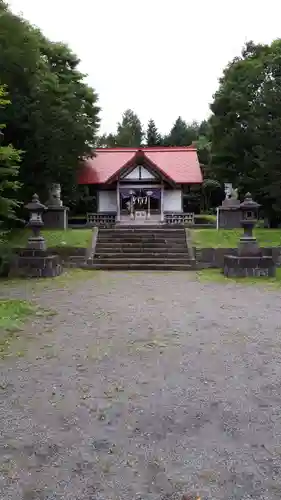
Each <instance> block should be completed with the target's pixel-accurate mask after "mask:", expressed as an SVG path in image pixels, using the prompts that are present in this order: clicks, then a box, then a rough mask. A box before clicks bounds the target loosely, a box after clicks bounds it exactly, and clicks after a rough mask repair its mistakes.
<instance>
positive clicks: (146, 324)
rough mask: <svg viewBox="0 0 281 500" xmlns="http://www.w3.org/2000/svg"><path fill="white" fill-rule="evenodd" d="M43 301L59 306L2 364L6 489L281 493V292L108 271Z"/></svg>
mask: <svg viewBox="0 0 281 500" xmlns="http://www.w3.org/2000/svg"><path fill="white" fill-rule="evenodd" d="M15 293H18V294H22V292H20V291H18V292H17V291H15ZM39 295H40V297H39ZM26 297H27V298H28V294H26ZM35 298H36V299H39V298H40V301H41V304H43V306H44V307H48V308H52V309H54V310H56V311H57V314H56V315H55V316H53V317H52V318H49V319H48V321H46V320H44V319H43V318H40V317H39V318H37V321H35V322H34V323H33V325H31V326H30V327H28V329H27V332H26V333H27V334H29V337H31V338H29V340H28V341H27V344H26V346H27V353H26V355H25V356H24V357H16V356H15V357H13V356H12V357H10V358H6V359H5V360H3V361H1V380H0V382H1V384H0V398H1V401H0V404H1V406H0V416H1V422H0V428H1V435H0V457H1V461H0V498H1V499H3V500H47V499H48V500H51V499H52V500H56V499H60V500H80V499H81V500H82V499H83V500H115V499H122V500H132V499H143V500H150V499H151V500H160V499H161V500H164V499H165V500H169V499H171V500H172V499H177V498H181V495H182V494H183V493H185V492H192V491H198V492H199V493H201V494H202V499H203V498H205V497H206V498H207V499H216V500H222V499H223V500H232V499H233V500H234V499H235V500H246V499H261V500H277V499H278V500H280V498H281V416H280V406H281V336H280V329H281V307H280V291H265V290H263V289H262V288H261V287H256V288H255V287H249V286H245V287H243V288H242V287H241V286H238V285H235V284H233V285H224V284H215V283H208V284H203V283H199V282H198V281H196V278H195V277H194V275H193V273H191V272H190V273H188V272H187V273H170V274H165V273H159V274H157V273H149V272H148V273H96V274H95V275H94V277H93V279H91V280H88V281H86V282H84V283H81V282H80V283H74V282H73V284H72V285H71V287H70V288H68V289H65V290H56V291H54V290H52V289H49V290H42V291H41V292H40V294H39V292H38V293H37V295H36V296H35Z"/></svg>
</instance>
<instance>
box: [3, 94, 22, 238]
mask: <svg viewBox="0 0 281 500" xmlns="http://www.w3.org/2000/svg"><path fill="white" fill-rule="evenodd" d="M9 104H10V102H9V101H8V99H6V92H5V89H4V87H3V86H0V109H2V108H5V107H6V106H8V105H9ZM4 129H5V124H1V125H0V141H1V142H2V140H3V137H4V133H3V130H4ZM1 142H0V234H1V231H2V229H3V224H4V223H5V222H6V221H7V219H10V218H14V217H15V210H16V208H17V207H18V202H17V197H16V191H17V190H18V189H19V187H20V184H19V182H18V180H17V177H18V173H19V161H20V151H17V150H16V149H15V148H14V147H13V146H12V144H8V145H7V146H2V145H1Z"/></svg>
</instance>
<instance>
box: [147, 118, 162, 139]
mask: <svg viewBox="0 0 281 500" xmlns="http://www.w3.org/2000/svg"><path fill="white" fill-rule="evenodd" d="M146 144H147V146H160V145H161V144H162V137H161V134H160V133H159V132H158V130H157V127H156V125H155V121H154V120H152V119H151V120H149V122H148V125H147V131H146Z"/></svg>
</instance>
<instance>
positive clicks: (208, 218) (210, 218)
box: [194, 214, 217, 224]
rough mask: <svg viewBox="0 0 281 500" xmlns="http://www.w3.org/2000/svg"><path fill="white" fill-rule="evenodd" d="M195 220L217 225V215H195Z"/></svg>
mask: <svg viewBox="0 0 281 500" xmlns="http://www.w3.org/2000/svg"><path fill="white" fill-rule="evenodd" d="M194 219H195V220H196V219H200V220H201V219H202V220H203V219H205V221H206V222H212V223H214V224H215V223H216V220H217V216H216V215H212V214H195V215H194Z"/></svg>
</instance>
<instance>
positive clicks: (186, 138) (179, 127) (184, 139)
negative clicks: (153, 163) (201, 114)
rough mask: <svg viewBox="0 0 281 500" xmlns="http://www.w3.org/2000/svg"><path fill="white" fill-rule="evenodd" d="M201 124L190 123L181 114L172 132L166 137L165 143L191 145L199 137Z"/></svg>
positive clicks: (169, 144)
mask: <svg viewBox="0 0 281 500" xmlns="http://www.w3.org/2000/svg"><path fill="white" fill-rule="evenodd" d="M198 129H199V125H198V123H197V122H193V123H191V124H190V125H188V124H187V123H186V122H185V121H184V120H183V119H182V118H181V116H179V117H178V118H177V119H176V121H175V123H174V125H173V127H172V128H171V131H170V133H169V134H168V135H167V136H166V137H165V139H164V143H165V145H166V146H190V145H191V144H192V143H193V142H194V141H195V140H196V139H197V137H198Z"/></svg>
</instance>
